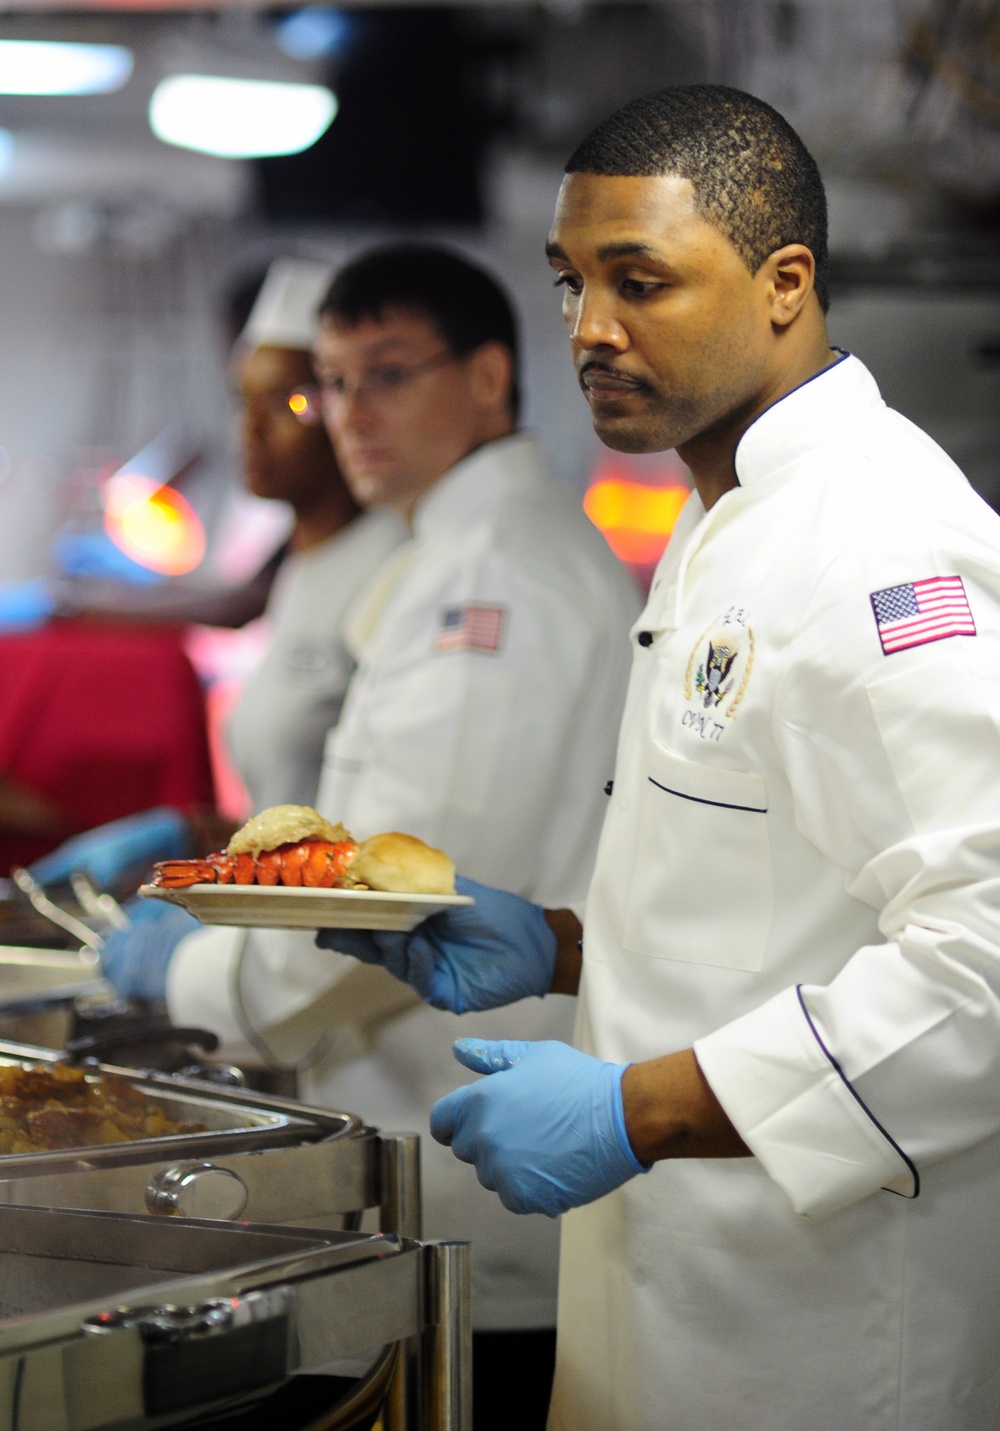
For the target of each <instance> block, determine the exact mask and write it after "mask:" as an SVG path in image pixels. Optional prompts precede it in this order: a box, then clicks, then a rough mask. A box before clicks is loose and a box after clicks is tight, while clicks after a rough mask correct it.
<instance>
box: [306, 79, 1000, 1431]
mask: <svg viewBox="0 0 1000 1431" xmlns="http://www.w3.org/2000/svg"><path fill="white" fill-rule="evenodd" d="M547 252H548V255H549V260H550V263H551V265H552V269H553V271H554V274H555V277H556V282H557V284H558V285H559V286H560V288H561V290H562V296H563V315H564V318H565V321H566V326H567V330H568V333H569V339H570V346H571V350H572V355H573V359H574V363H575V367H576V371H577V375H578V379H579V382H580V386H581V388H582V390H583V392H584V394H585V396H586V398H587V401H588V403H589V405H590V408H591V412H592V416H593V421H594V425H595V427H596V429H597V432H598V434H599V435H600V436H601V438H602V439H603V440H604V441H605V442H606V443H608V444H609V445H611V446H612V447H617V448H620V449H623V450H627V451H653V450H660V449H664V448H670V447H674V446H676V447H677V449H678V451H679V452H680V454H681V456H682V457H683V458H684V460H685V461H686V462H687V463H688V465H689V467H690V468H691V470H692V473H693V475H694V480H695V487H696V491H695V492H694V493H693V495H692V496H691V498H690V499H689V502H688V505H687V506H686V508H685V511H684V512H683V514H682V515H681V518H680V521H679V523H678V526H677V528H676V529H675V532H674V536H673V538H672V540H671V544H670V546H669V548H668V549H667V552H666V555H665V557H664V558H663V560H662V562H661V564H660V566H659V569H658V571H657V575H656V578H655V580H654V582H653V588H652V591H651V593H650V597H649V602H648V605H647V607H646V609H645V611H644V612H643V614H642V616H641V617H640V619H639V620H638V622H637V623H636V625H635V627H634V628H633V633H632V640H633V664H632V677H631V682H630V686H629V694H628V700H627V704H626V710H625V715H624V719H623V723H622V728H621V736H620V741H619V746H618V758H617V764H616V770H615V777H614V786H613V791H612V794H611V799H610V800H609V804H608V812H607V818H606V821H605V826H604V831H603V834H602V837H601V845H600V851H599V854H598V859H597V865H596V870H595V873H594V876H593V881H592V883H591V886H590V894H589V898H588V902H587V907H586V917H585V921H584V925H585V934H584V939H583V949H582V957H581V952H580V949H579V947H578V944H577V940H578V938H579V936H580V934H581V928H580V926H579V924H578V923H577V921H576V920H575V918H574V916H573V914H572V913H571V912H570V911H567V910H564V911H562V912H561V913H558V914H552V913H548V914H547V913H546V911H545V910H544V909H542V908H541V907H540V906H539V905H538V904H531V903H529V902H527V901H524V900H518V899H515V898H514V897H513V896H512V895H510V894H509V893H500V892H498V891H495V890H482V889H478V890H477V889H475V888H472V889H471V891H470V892H472V893H474V894H475V895H476V903H475V905H474V906H473V907H472V908H470V909H468V910H453V911H448V912H446V913H445V914H442V915H439V916H436V917H435V918H433V919H431V920H428V921H427V922H426V923H425V924H424V925H422V926H418V928H417V929H416V930H415V931H413V932H412V933H411V934H409V935H389V934H384V935H362V934H355V935H353V936H352V935H350V934H349V933H347V932H345V933H344V934H341V932H339V931H330V932H329V934H328V935H324V936H323V937H324V938H326V937H329V938H330V939H332V940H333V941H334V942H336V943H338V944H339V945H340V947H342V948H345V949H350V950H352V951H353V952H354V953H355V954H356V955H357V956H358V957H361V958H365V959H371V960H375V961H379V962H383V963H385V964H386V965H387V966H388V967H389V968H390V970H391V971H393V972H394V973H396V974H397V976H399V977H400V978H403V979H406V980H407V981H409V982H411V983H412V984H413V986H414V987H415V988H416V989H418V990H419V991H420V993H421V994H422V995H423V996H424V997H425V998H427V999H429V1000H430V1001H432V1002H433V1003H434V1004H436V1005H437V1006H439V1007H443V1008H451V1009H462V1010H466V1011H472V1012H474V1011H476V1010H482V1009H490V1010H496V1008H497V1007H498V1006H499V1005H501V1004H503V1003H504V1002H505V1001H508V1000H512V999H515V998H521V997H523V996H524V995H526V994H530V993H534V994H544V993H545V992H546V991H547V990H548V989H550V988H553V987H557V988H561V989H566V988H569V987H573V986H574V985H576V984H578V985H579V1005H580V1006H579V1012H578V1019H577V1026H576V1034H575V1044H576V1047H575V1048H574V1047H570V1046H568V1045H567V1044H564V1043H561V1042H558V1041H544V1042H530V1041H526V1040H523V1039H521V1038H518V1037H517V1036H514V1037H511V1036H510V1035H511V1034H513V1026H512V1027H511V1029H510V1030H509V1031H508V1036H507V1037H506V1038H503V1039H500V1040H496V1039H493V1038H492V1037H491V1036H490V1034H491V1030H492V1029H493V1028H495V1027H496V1023H495V1019H496V1013H495V1012H494V1013H492V1014H490V1015H487V1016H486V1017H485V1018H484V1017H483V1015H481V1014H478V1015H476V1016H475V1017H471V1016H470V1017H468V1018H467V1020H466V1023H467V1025H468V1031H469V1034H470V1037H467V1038H463V1039H461V1040H460V1041H459V1042H458V1044H457V1045H456V1054H457V1056H458V1058H459V1060H460V1061H461V1063H462V1064H464V1065H465V1067H466V1068H467V1069H474V1070H476V1071H478V1072H479V1073H480V1074H483V1075H486V1076H485V1077H481V1078H480V1079H479V1080H478V1081H477V1083H475V1084H474V1085H469V1084H466V1085H465V1086H463V1087H460V1088H458V1089H456V1090H454V1091H453V1092H451V1093H449V1094H448V1095H447V1096H446V1097H445V1098H443V1099H442V1100H441V1101H440V1102H439V1103H438V1104H437V1105H436V1106H435V1109H434V1111H433V1113H432V1117H431V1130H432V1132H433V1134H434V1136H435V1137H436V1138H437V1139H439V1140H440V1141H441V1142H442V1143H444V1144H447V1145H450V1146H451V1148H452V1150H453V1151H454V1153H455V1155H456V1156H457V1157H458V1158H459V1159H462V1160H464V1161H466V1162H469V1163H472V1164H473V1165H474V1166H475V1168H476V1171H477V1174H478V1176H479V1178H480V1180H481V1182H482V1183H483V1184H484V1185H485V1186H486V1187H487V1188H492V1189H495V1190H496V1192H497V1193H498V1194H499V1197H500V1199H501V1200H502V1201H503V1203H504V1204H505V1205H506V1206H507V1207H509V1208H512V1209H514V1210H517V1211H518V1212H521V1213H536V1212H539V1211H542V1212H547V1213H549V1214H550V1215H553V1216H555V1215H556V1214H560V1213H565V1214H566V1216H565V1217H564V1219H563V1247H562V1265H561V1274H560V1275H561V1287H560V1309H559V1311H560V1315H559V1354H558V1369H557V1374H556V1387H555V1394H554V1399H553V1408H552V1413H551V1417H550V1421H549V1426H550V1431H663V1428H665V1427H671V1428H676V1431H722V1428H734V1431H735V1428H738V1431H820V1428H824V1431H825V1428H833V1427H836V1428H842V1431H986V1428H997V1427H1000V1397H998V1386H997V1367H998V1362H1000V1342H998V1326H1000V1316H998V1314H1000V1290H998V1289H1000V1239H998V1237H997V1235H996V1223H997V1208H998V1204H1000V518H998V517H997V515H996V514H995V513H994V512H992V511H991V510H990V509H989V507H988V506H987V505H986V503H985V502H984V501H983V500H982V499H981V498H980V497H979V496H977V494H976V493H975V492H974V491H973V490H972V489H971V487H970V486H969V485H968V483H967V482H966V481H965V479H964V478H963V476H962V474H961V473H960V472H959V471H958V469H957V468H956V467H955V466H954V464H953V463H952V462H951V461H950V460H949V459H948V458H947V457H946V456H945V454H944V453H943V452H942V451H941V450H940V449H939V448H937V447H936V446H935V445H934V443H932V442H931V441H930V439H929V438H927V437H926V436H925V435H924V434H923V433H921V432H920V431H919V430H918V429H916V428H915V427H913V426H912V425H911V424H910V423H909V422H907V421H906V419H904V418H902V417H901V416H900V415H899V414H897V413H894V412H892V411H891V410H889V409H888V408H887V407H886V405H885V403H884V402H883V400H882V398H881V397H880V395H879V392H878V388H877V387H876V384H875V382H874V380H873V378H872V377H871V375H870V374H869V373H868V371H867V370H866V369H865V368H864V367H863V365H862V364H861V363H860V362H859V361H858V360H857V359H856V358H853V357H851V356H850V355H849V354H847V353H844V352H842V351H840V350H837V349H833V348H831V346H830V342H829V338H828V336H827V326H826V318H825V311H826V307H827V268H828V264H827V249H826V205H825V198H824V193H823V186H822V181H821V178H820V175H819V171H818V169H817V167H816V164H815V162H814V161H813V159H812V157H811V156H810V155H809V153H808V151H807V150H806V149H805V148H804V146H803V144H802V141H801V140H800V139H799V137H798V136H797V135H796V134H795V133H794V131H793V130H792V129H791V128H790V126H789V125H788V124H787V123H786V121H785V120H784V119H783V118H782V117H781V116H780V115H779V114H777V113H776V112H775V111H774V110H773V109H771V108H770V107H769V106H768V105H766V104H764V103H762V102H761V101H760V100H757V99H755V98H754V97H752V96H751V95H748V94H743V93H740V92H739V91H735V90H730V89H726V88H724V87H721V86H702V85H697V86H682V87H679V88H677V89H672V90H666V91H663V92H661V93H659V94H655V95H650V96H648V97H646V98H645V99H640V100H636V101H634V102H633V103H632V104H630V105H627V106H626V107H625V108H624V109H622V110H620V111H618V112H617V113H616V114H614V115H612V116H611V118H610V119H608V120H606V121H605V122H604V123H603V124H602V125H600V126H599V127H598V128H597V129H596V130H595V131H594V132H593V133H592V134H590V135H589V136H588V137H587V138H586V139H585V140H584V141H583V143H582V144H581V145H580V146H579V148H578V149H577V150H576V152H575V153H574V154H573V156H572V157H571V159H570V161H569V163H568V164H567V173H566V177H565V179H564V181H563V185H562V188H561V190H560V193H559V198H558V201H557V206H556V213H555V219H554V223H553V226H552V229H551V232H550V236H549V243H548V249H547ZM487 1020H488V1022H487Z"/></svg>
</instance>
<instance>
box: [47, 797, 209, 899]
mask: <svg viewBox="0 0 1000 1431" xmlns="http://www.w3.org/2000/svg"><path fill="white" fill-rule="evenodd" d="M193 853H194V847H193V845H192V840H191V827H190V826H189V824H188V822H187V820H185V818H184V816H183V815H181V814H179V813H178V811H176V810H172V809H171V808H170V806H169V805H158V806H157V807H156V809H155V810H143V811H142V812H141V813H140V814H138V815H126V816H125V817H124V818H123V819H121V820H112V821H111V822H110V823H109V824H107V825H96V826H95V827H94V829H92V830H85V831H84V832H83V834H82V835H74V836H73V837H72V838H71V839H69V840H66V841H65V842H64V843H63V844H61V845H60V846H59V847H58V849H55V850H52V851H51V853H49V854H47V855H42V857H41V859H40V860H36V861H35V863H34V864H33V865H32V866H31V868H30V870H29V871H28V872H29V874H32V875H34V877H35V879H36V880H37V881H38V882H39V884H52V883H53V882H54V881H56V880H61V879H69V877H70V875H71V874H73V873H74V871H76V870H82V871H83V873H84V874H85V875H87V876H88V877H89V878H90V879H91V880H93V882H94V884H96V885H101V886H103V887H105V888H106V887H107V886H108V885H112V884H114V882H115V880H116V879H117V878H118V876H119V875H120V874H123V873H124V872H125V871H126V870H130V869H137V868H139V867H141V866H142V865H151V864H153V863H154V862H155V861H156V860H183V859H187V857H188V856H189V855H192V854H193Z"/></svg>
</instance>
